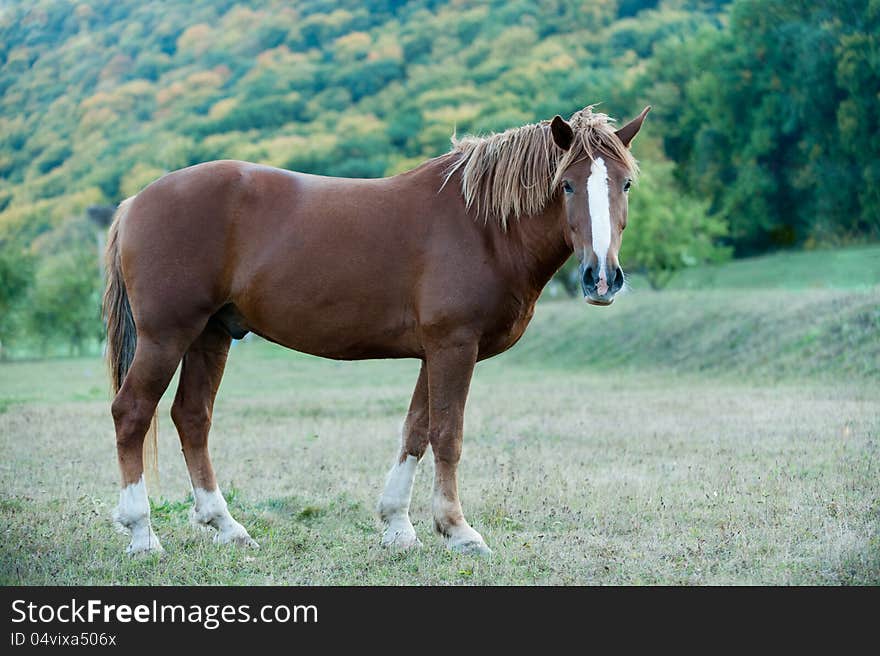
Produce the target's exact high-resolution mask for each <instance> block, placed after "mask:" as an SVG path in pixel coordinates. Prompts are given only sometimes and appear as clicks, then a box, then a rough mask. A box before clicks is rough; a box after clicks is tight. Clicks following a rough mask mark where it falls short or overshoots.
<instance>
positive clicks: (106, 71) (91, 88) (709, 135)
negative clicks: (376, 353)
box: [0, 0, 880, 343]
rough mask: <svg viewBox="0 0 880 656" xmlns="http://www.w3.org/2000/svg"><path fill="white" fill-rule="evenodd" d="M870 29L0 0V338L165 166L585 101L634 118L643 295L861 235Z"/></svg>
mask: <svg viewBox="0 0 880 656" xmlns="http://www.w3.org/2000/svg"><path fill="white" fill-rule="evenodd" d="M878 32H880V1H878V0H839V1H836V2H804V1H798V0H788V1H784V2H783V1H781V0H736V1H735V2H733V4H732V5H731V4H728V3H727V2H724V1H722V0H718V1H712V0H659V1H658V0H589V1H583V2H578V1H564V0H540V1H534V0H528V1H526V0H513V1H509V0H496V1H492V2H477V1H470V0H447V1H439V0H413V1H411V2H400V1H393V0H384V1H383V0H367V1H354V0H334V1H330V0H298V1H287V2H282V1H280V0H269V1H264V2H256V1H243V2H242V1H232V0H195V1H192V2H180V1H173V2H171V1H162V2H149V3H144V2H134V1H133V0H93V1H90V2H80V3H76V2H65V1H59V0H28V1H14V2H11V3H6V4H5V5H4V8H2V9H0V175H2V181H0V288H2V289H0V315H2V316H0V340H2V341H4V342H6V343H9V341H10V339H11V337H12V336H13V335H15V334H17V333H20V332H22V330H23V326H25V325H27V326H29V330H30V333H31V334H32V335H33V334H34V331H37V333H39V331H43V332H44V333H45V334H44V335H43V337H42V338H41V339H44V340H50V339H52V337H53V334H54V333H53V331H54V330H55V329H54V328H52V329H50V328H49V326H51V325H55V324H59V325H66V322H65V321H64V320H62V319H58V318H57V317H54V314H57V311H58V309H57V299H56V297H57V295H58V294H61V295H62V296H64V297H65V298H70V299H74V298H75V297H76V298H79V300H71V301H70V303H71V304H72V306H73V307H80V306H82V305H83V304H85V303H92V301H93V300H94V298H95V297H96V295H97V293H98V292H97V289H98V285H97V284H92V283H90V282H89V281H92V282H94V276H93V275H92V272H91V271H89V270H88V269H86V270H85V272H83V271H84V270H83V262H84V261H86V260H87V258H85V256H84V255H83V252H84V251H87V250H88V249H89V248H91V249H93V244H94V234H93V233H94V230H93V227H92V226H91V225H90V224H89V223H88V222H87V221H85V220H84V219H82V218H81V217H82V215H83V213H84V211H85V209H86V208H87V207H88V206H90V205H94V204H115V203H117V202H118V201H119V200H121V199H123V198H125V197H126V196H129V195H132V194H134V193H136V192H137V191H138V190H139V189H141V188H142V187H143V186H144V185H146V184H148V183H149V182H151V181H152V180H154V179H155V178H157V177H158V176H160V175H162V174H163V173H165V172H167V171H169V170H173V169H177V168H180V167H184V166H188V165H190V164H194V163H197V162H201V161H205V160H211V159H218V158H241V159H247V160H252V161H257V162H262V163H266V164H272V165H276V166H282V167H285V168H291V169H297V170H301V171H308V172H313V173H321V174H328V175H341V176H364V177H373V176H383V175H391V174H394V173H396V172H399V171H403V170H405V169H407V168H410V167H412V166H414V165H415V164H417V163H418V162H420V161H422V160H423V159H425V158H428V157H432V156H435V155H437V154H440V153H442V152H445V151H446V150H448V148H449V138H450V135H451V134H452V133H453V131H457V132H458V133H463V132H488V131H494V130H503V129H506V128H509V127H513V126H517V125H521V124H523V123H526V122H531V121H535V120H539V119H545V118H550V117H552V116H553V115H554V114H557V113H560V114H563V115H568V114H569V113H571V112H573V111H574V110H577V109H579V108H581V107H583V106H584V105H585V104H589V103H595V102H601V103H602V105H601V109H602V110H603V111H605V112H607V113H609V114H611V115H613V116H617V117H618V118H620V119H627V118H629V117H631V116H632V115H634V114H635V113H636V112H637V111H638V110H639V109H641V107H642V106H643V105H645V104H652V105H653V106H654V108H655V111H654V112H653V113H652V114H651V115H650V118H649V121H648V124H647V129H645V130H644V131H643V134H642V135H640V137H639V140H638V141H637V142H636V146H635V153H636V155H637V157H638V158H639V159H640V160H642V168H643V176H642V180H641V182H640V185H639V187H638V188H637V189H636V190H634V192H633V195H632V205H633V207H632V210H631V212H632V215H633V226H634V227H633V229H632V230H631V231H627V239H626V240H625V243H624V252H623V257H624V262H625V264H626V265H627V266H628V268H630V269H631V270H637V269H641V270H643V271H645V272H647V273H648V274H649V275H651V276H652V280H654V281H655V282H656V283H657V284H662V282H663V280H664V279H665V275H666V274H667V273H668V272H669V271H672V270H675V269H677V268H680V267H682V266H687V265H689V264H695V263H698V262H701V261H706V260H712V259H717V258H720V257H725V256H726V254H727V253H729V252H730V251H734V252H735V253H739V254H748V253H754V252H760V251H765V250H769V249H776V248H779V247H781V246H783V247H787V246H815V245H825V244H837V243H842V242H848V241H862V240H866V239H873V238H876V237H877V236H878V234H880V191H878V182H880V161H878V158H877V152H878V150H880V136H878V134H880V120H878V103H877V89H878V88H880V73H878V70H880V54H878V52H880V48H878V36H877V35H878ZM86 245H88V247H86ZM84 258H85V259H84ZM84 276H91V277H90V278H88V280H86V279H85V278H84ZM59 277H60V278H61V279H63V280H62V281H61V282H59V280H58V279H59ZM78 277H79V278H83V280H79V279H78ZM65 281H67V282H65ZM70 281H73V282H70ZM47 285H50V288H49V289H46V286H47ZM65 285H67V287H70V289H68V288H67V287H65ZM59 286H61V287H63V289H61V290H59V289H58V287H59ZM41 290H42V291H41ZM83 294H85V295H86V296H83ZM77 295H79V296H77ZM86 297H87V299H86ZM40 299H43V301H44V302H45V303H47V304H48V306H47V307H45V308H43V310H42V312H43V314H42V315H40V314H39V313H37V316H36V317H35V316H33V315H34V313H35V312H37V310H38V309H39V305H40ZM25 301H27V302H26V303H25ZM24 305H27V307H28V310H27V312H28V313H29V314H28V316H29V317H30V318H28V317H26V316H25V314H24V310H21V312H19V311H18V310H16V309H15V308H19V309H21V308H22V307H24ZM89 307H91V305H90V306H89ZM35 308H36V309H35ZM86 314H87V315H88V317H90V319H88V322H89V326H90V327H89V328H88V329H87V330H85V329H84V331H80V332H84V333H86V334H91V335H94V334H97V332H98V329H97V327H96V326H97V325H98V324H96V319H95V316H94V313H93V312H91V313H88V312H87V313H86ZM83 339H86V338H83Z"/></svg>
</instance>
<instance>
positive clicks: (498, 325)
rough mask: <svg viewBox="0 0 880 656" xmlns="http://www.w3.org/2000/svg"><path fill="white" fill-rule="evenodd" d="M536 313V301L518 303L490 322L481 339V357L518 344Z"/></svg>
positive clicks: (489, 355) (500, 351) (501, 351)
mask: <svg viewBox="0 0 880 656" xmlns="http://www.w3.org/2000/svg"><path fill="white" fill-rule="evenodd" d="M534 313H535V304H534V303H529V304H523V305H518V306H516V307H513V308H510V309H509V310H508V311H507V312H505V313H502V314H501V315H500V316H498V317H497V318H496V319H495V320H494V321H492V322H490V324H489V325H487V326H486V328H485V330H484V332H483V338H482V339H481V340H480V359H485V358H488V357H492V356H493V355H497V354H499V353H503V352H504V351H506V350H507V349H509V348H510V347H511V346H513V345H514V344H516V343H517V342H518V341H519V339H520V337H522V336H523V333H525V331H526V328H527V327H528V325H529V322H530V321H531V320H532V316H533V315H534Z"/></svg>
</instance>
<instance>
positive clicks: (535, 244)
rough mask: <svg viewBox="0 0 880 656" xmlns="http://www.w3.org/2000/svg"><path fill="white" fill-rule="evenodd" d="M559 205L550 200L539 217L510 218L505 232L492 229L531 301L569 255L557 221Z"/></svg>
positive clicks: (562, 229)
mask: <svg viewBox="0 0 880 656" xmlns="http://www.w3.org/2000/svg"><path fill="white" fill-rule="evenodd" d="M561 203H562V201H561V199H554V200H552V201H551V202H550V204H549V205H548V206H547V207H546V208H545V209H544V212H543V213H541V214H536V215H535V216H529V217H522V218H520V219H511V220H510V222H509V225H508V229H507V231H506V232H504V231H501V229H500V227H499V228H497V229H496V230H497V231H498V236H497V239H499V240H503V241H505V242H506V244H507V250H508V252H509V253H510V255H509V257H510V259H511V262H512V263H513V264H514V265H515V269H516V270H517V272H518V274H519V277H520V278H521V279H522V280H523V283H524V284H525V285H527V286H528V287H529V288H530V289H531V290H532V291H533V292H534V294H535V298H537V295H538V294H540V293H541V290H543V289H544V287H545V286H546V285H547V283H548V282H550V279H551V278H552V277H553V275H554V274H555V273H556V272H557V271H559V268H560V267H561V266H562V265H563V264H565V261H566V260H567V259H568V258H569V257H570V256H571V253H572V250H571V246H570V245H569V242H568V240H567V239H566V235H565V232H564V230H565V228H564V226H565V221H564V220H563V219H561V218H560V217H561V215H562V211H563V210H562V207H561Z"/></svg>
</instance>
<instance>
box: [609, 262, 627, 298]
mask: <svg viewBox="0 0 880 656" xmlns="http://www.w3.org/2000/svg"><path fill="white" fill-rule="evenodd" d="M623 281H624V275H623V269H621V268H620V267H617V269H616V270H615V272H614V282H612V283H611V289H612V291H615V292H616V291H617V290H619V289H620V288H621V287H623Z"/></svg>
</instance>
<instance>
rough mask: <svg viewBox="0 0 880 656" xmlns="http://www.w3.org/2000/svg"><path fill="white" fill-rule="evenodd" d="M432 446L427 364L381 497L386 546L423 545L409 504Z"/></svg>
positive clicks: (379, 510)
mask: <svg viewBox="0 0 880 656" xmlns="http://www.w3.org/2000/svg"><path fill="white" fill-rule="evenodd" d="M427 448H428V374H427V369H426V368H425V364H424V363H423V364H422V369H421V371H420V372H419V380H418V382H417V383H416V389H415V391H414V392H413V397H412V401H411V402H410V405H409V412H408V413H407V415H406V420H405V421H404V423H403V431H402V434H401V444H400V454H399V455H398V457H397V460H395V462H394V466H393V467H391V471H389V472H388V478H387V480H386V482H385V491H384V492H383V493H382V497H381V498H380V499H379V507H378V512H379V517H380V518H381V519H382V522H383V523H384V525H385V530H384V532H383V533H382V546H383V547H394V548H396V549H410V548H412V547H416V546H418V545H419V544H420V542H419V539H418V538H417V537H416V531H415V529H414V528H413V525H412V522H411V521H410V519H409V504H410V499H411V498H412V488H413V482H414V481H415V476H416V468H417V467H418V464H419V460H421V459H422V456H423V455H424V454H425V449H427Z"/></svg>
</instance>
